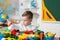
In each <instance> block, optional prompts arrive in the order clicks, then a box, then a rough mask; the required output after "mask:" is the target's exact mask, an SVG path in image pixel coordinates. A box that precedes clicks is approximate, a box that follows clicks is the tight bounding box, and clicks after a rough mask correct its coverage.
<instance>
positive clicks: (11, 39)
mask: <svg viewBox="0 0 60 40" xmlns="http://www.w3.org/2000/svg"><path fill="white" fill-rule="evenodd" d="M5 40H15V39H14V38H5Z"/></svg>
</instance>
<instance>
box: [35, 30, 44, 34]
mask: <svg viewBox="0 0 60 40" xmlns="http://www.w3.org/2000/svg"><path fill="white" fill-rule="evenodd" d="M36 32H37V33H38V34H40V33H44V32H43V31H41V30H37V31H36Z"/></svg>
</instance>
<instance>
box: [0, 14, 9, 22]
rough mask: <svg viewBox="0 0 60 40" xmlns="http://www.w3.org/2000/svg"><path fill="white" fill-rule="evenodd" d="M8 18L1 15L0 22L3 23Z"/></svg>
mask: <svg viewBox="0 0 60 40" xmlns="http://www.w3.org/2000/svg"><path fill="white" fill-rule="evenodd" d="M8 18H9V16H8V15H6V14H1V15H0V22H3V23H5V22H6V21H7V19H8Z"/></svg>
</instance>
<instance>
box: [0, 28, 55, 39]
mask: <svg viewBox="0 0 60 40" xmlns="http://www.w3.org/2000/svg"><path fill="white" fill-rule="evenodd" d="M7 30H8V29H7V28H5V29H4V31H2V33H0V40H1V39H2V38H5V40H54V37H55V35H56V34H53V33H51V32H47V33H45V34H44V32H43V31H40V30H37V31H36V32H33V31H24V32H20V31H19V30H15V29H14V30H12V31H7ZM28 32H29V33H28Z"/></svg>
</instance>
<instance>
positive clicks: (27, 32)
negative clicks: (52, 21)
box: [24, 30, 34, 34]
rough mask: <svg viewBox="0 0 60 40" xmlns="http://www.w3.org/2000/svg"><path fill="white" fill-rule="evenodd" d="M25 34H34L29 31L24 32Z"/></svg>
mask: <svg viewBox="0 0 60 40" xmlns="http://www.w3.org/2000/svg"><path fill="white" fill-rule="evenodd" d="M24 33H25V34H34V32H33V31H32V30H31V31H24Z"/></svg>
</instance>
